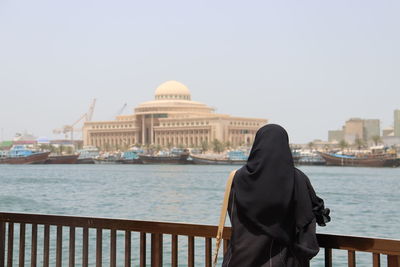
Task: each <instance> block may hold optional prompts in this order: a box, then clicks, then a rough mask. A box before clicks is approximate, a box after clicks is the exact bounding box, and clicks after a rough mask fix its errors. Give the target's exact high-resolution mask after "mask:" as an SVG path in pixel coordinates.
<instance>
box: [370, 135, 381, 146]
mask: <svg viewBox="0 0 400 267" xmlns="http://www.w3.org/2000/svg"><path fill="white" fill-rule="evenodd" d="M371 139H372V141H373V142H374V144H375V145H376V146H377V145H378V144H379V143H380V142H381V137H380V136H379V135H374V136H372V138H371Z"/></svg>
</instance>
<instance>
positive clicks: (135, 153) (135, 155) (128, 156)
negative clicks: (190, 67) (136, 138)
mask: <svg viewBox="0 0 400 267" xmlns="http://www.w3.org/2000/svg"><path fill="white" fill-rule="evenodd" d="M143 152H144V151H143V150H141V149H139V148H136V147H134V148H132V149H129V150H128V151H125V152H124V153H122V157H121V158H120V159H119V160H118V162H119V163H122V164H142V163H143V162H142V160H141V159H140V158H139V154H143Z"/></svg>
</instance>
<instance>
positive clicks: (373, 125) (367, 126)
mask: <svg viewBox="0 0 400 267" xmlns="http://www.w3.org/2000/svg"><path fill="white" fill-rule="evenodd" d="M380 135H381V127H380V121H379V120H378V119H365V120H364V141H366V142H367V143H371V142H373V139H374V138H375V137H376V136H378V137H379V136H380Z"/></svg>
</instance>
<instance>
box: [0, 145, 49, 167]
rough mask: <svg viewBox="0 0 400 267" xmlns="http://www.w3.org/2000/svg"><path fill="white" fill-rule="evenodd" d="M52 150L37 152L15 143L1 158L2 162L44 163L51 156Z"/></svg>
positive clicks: (0, 161)
mask: <svg viewBox="0 0 400 267" xmlns="http://www.w3.org/2000/svg"><path fill="white" fill-rule="evenodd" d="M49 154H50V151H46V152H36V151H34V150H31V149H28V148H27V147H26V146H25V145H15V146H13V147H12V148H11V149H10V151H8V153H7V155H6V156H5V157H4V155H3V157H2V158H0V164H36V163H44V162H45V161H46V160H47V158H48V157H49Z"/></svg>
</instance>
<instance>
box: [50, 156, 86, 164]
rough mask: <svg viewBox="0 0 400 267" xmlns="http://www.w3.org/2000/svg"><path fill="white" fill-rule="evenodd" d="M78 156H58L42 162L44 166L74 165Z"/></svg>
mask: <svg viewBox="0 0 400 267" xmlns="http://www.w3.org/2000/svg"><path fill="white" fill-rule="evenodd" d="M78 157H79V154H77V155H60V156H49V157H48V158H47V160H46V161H45V162H44V163H45V164H76V162H77V161H78Z"/></svg>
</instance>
